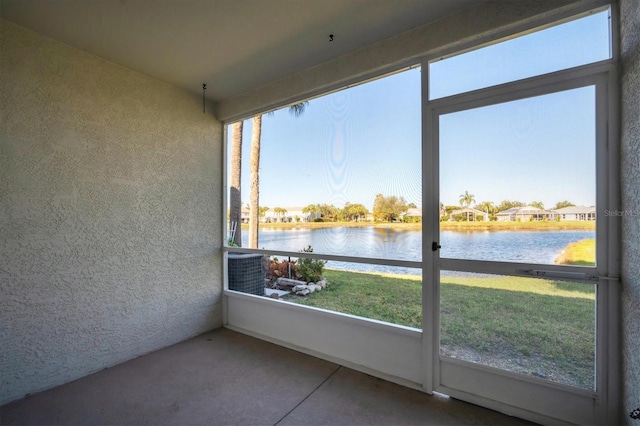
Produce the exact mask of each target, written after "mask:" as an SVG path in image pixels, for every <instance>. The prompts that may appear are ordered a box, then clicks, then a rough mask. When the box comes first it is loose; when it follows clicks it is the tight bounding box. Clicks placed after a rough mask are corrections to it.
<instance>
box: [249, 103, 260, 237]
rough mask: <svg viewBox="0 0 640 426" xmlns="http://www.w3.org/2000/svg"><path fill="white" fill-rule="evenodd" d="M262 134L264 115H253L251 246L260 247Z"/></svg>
mask: <svg viewBox="0 0 640 426" xmlns="http://www.w3.org/2000/svg"><path fill="white" fill-rule="evenodd" d="M261 134H262V115H256V116H255V117H253V130H252V131H251V160H250V167H251V174H250V181H249V182H250V188H251V194H250V196H249V247H250V248H258V220H259V218H260V210H259V207H258V206H259V204H258V201H259V196H260V176H259V169H260V137H261Z"/></svg>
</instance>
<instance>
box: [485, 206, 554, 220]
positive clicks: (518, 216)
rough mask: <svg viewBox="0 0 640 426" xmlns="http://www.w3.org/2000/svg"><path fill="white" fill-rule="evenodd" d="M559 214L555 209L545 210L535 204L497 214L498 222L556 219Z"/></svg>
mask: <svg viewBox="0 0 640 426" xmlns="http://www.w3.org/2000/svg"><path fill="white" fill-rule="evenodd" d="M557 216H558V214H557V213H556V212H555V211H553V210H543V209H539V208H537V207H533V206H524V207H513V208H510V209H508V210H503V211H501V212H498V214H496V217H497V220H498V222H527V221H532V220H533V221H540V220H555V219H556V217H557Z"/></svg>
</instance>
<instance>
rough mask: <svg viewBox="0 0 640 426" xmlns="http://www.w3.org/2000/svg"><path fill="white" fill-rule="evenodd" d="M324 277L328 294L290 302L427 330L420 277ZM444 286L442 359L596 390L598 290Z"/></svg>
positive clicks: (452, 281) (469, 282) (556, 284)
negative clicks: (423, 314) (451, 357)
mask: <svg viewBox="0 0 640 426" xmlns="http://www.w3.org/2000/svg"><path fill="white" fill-rule="evenodd" d="M325 277H326V278H327V280H328V281H329V283H330V286H329V287H328V288H327V289H326V290H324V291H322V292H317V293H314V294H313V295H310V296H308V297H306V298H292V299H290V301H294V302H297V303H300V304H303V305H307V306H316V307H319V308H324V309H329V310H333V311H337V312H342V313H348V314H352V315H357V316H361V317H366V318H372V319H376V320H381V321H386V322H390V323H394V324H400V325H406V326H409V327H415V328H421V327H422V307H421V301H422V297H421V279H420V278H419V277H410V276H389V275H378V274H366V273H357V272H345V271H337V270H325ZM441 282H442V285H441V347H442V351H443V353H444V354H446V355H449V356H454V357H457V358H461V359H466V360H469V361H474V362H480V363H483V364H486V365H492V366H495V367H499V368H504V369H507V370H510V371H518V372H521V373H524V374H533V375H536V376H540V377H545V378H548V379H549V380H553V381H558V382H562V383H567V384H572V385H575V386H579V387H583V388H592V386H593V368H594V367H593V366H594V360H595V356H594V344H595V334H594V333H595V331H594V330H595V288H594V286H592V285H586V284H578V283H570V282H562V281H553V280H544V279H536V278H521V277H503V276H487V275H481V276H470V275H469V274H464V275H459V276H457V275H443V276H442V279H441Z"/></svg>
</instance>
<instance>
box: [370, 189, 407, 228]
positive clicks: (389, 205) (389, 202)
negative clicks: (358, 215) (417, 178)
mask: <svg viewBox="0 0 640 426" xmlns="http://www.w3.org/2000/svg"><path fill="white" fill-rule="evenodd" d="M407 210H408V207H407V203H406V201H405V200H404V198H402V197H396V196H395V195H391V196H388V197H385V196H384V195H382V194H378V195H376V198H375V200H374V201H373V218H374V220H378V221H385V222H392V221H394V220H399V219H400V218H401V217H402V215H403V214H404V213H406V211H407Z"/></svg>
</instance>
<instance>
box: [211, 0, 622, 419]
mask: <svg viewBox="0 0 640 426" xmlns="http://www.w3.org/2000/svg"><path fill="white" fill-rule="evenodd" d="M602 5H603V2H602V1H593V2H592V3H589V4H585V3H582V4H578V5H577V7H575V8H568V9H564V10H561V11H559V13H557V14H553V16H548V17H546V18H545V19H546V22H542V24H543V25H555V24H557V23H558V22H562V21H563V20H566V19H568V18H569V17H571V16H573V17H579V15H576V14H579V13H587V9H589V8H591V7H592V6H596V7H601V6H602ZM611 9H612V10H611V14H612V19H611V21H612V22H614V23H617V22H618V17H617V9H616V8H615V7H614V5H612V6H611ZM519 30H522V28H519V29H518V28H512V29H510V30H509V31H510V32H511V33H513V34H514V37H517V36H519V35H521V34H518V32H519ZM527 31H528V29H527ZM505 34H506V33H504V32H503V33H502V35H503V36H504V35H505ZM486 42H487V40H486V39H481V38H479V39H478V40H477V41H476V42H470V43H469V44H467V45H465V46H457V47H456V48H455V49H452V50H451V51H449V52H443V51H440V52H439V53H438V55H437V56H438V57H442V56H443V53H447V54H454V53H456V52H461V51H464V50H468V49H471V48H475V47H479V46H481V45H485V44H486ZM612 42H613V59H610V60H607V61H602V62H599V63H596V64H590V65H585V66H581V67H576V68H574V69H570V70H563V71H558V72H555V73H552V74H548V75H543V76H538V77H532V78H529V79H526V80H522V81H516V82H511V83H506V84H502V85H500V86H495V87H490V88H486V89H481V90H478V91H476V92H472V93H464V94H460V95H455V96H452V97H448V98H440V99H436V100H434V101H429V100H428V87H429V86H428V84H426V79H427V78H428V62H429V61H430V60H433V59H435V57H433V56H430V57H428V56H424V57H422V58H418V59H416V58H411V59H407V60H403V61H402V63H397V64H395V65H394V66H390V67H388V68H386V69H384V70H380V71H379V72H376V73H373V72H372V73H371V74H368V75H367V77H366V79H365V78H356V79H354V81H353V82H351V84H350V85H354V84H358V83H363V82H365V81H367V80H371V79H372V78H380V77H384V76H385V75H387V74H390V73H394V72H397V71H400V70H402V69H404V68H406V67H407V66H408V65H411V64H416V63H421V64H422V73H423V83H422V99H423V101H422V102H423V119H422V128H423V153H422V155H423V166H422V167H423V206H422V207H423V211H424V212H429V211H433V212H436V214H435V215H434V216H433V221H438V222H439V215H438V214H437V212H438V207H439V200H438V199H437V197H434V196H432V197H429V196H427V194H428V193H429V188H432V185H434V183H437V182H438V169H437V164H436V165H435V166H436V167H435V168H434V167H433V164H432V162H433V158H434V157H433V154H434V149H435V150H436V152H435V154H437V146H436V147H435V148H434V145H437V144H434V141H433V139H432V137H433V135H431V136H429V135H430V132H432V130H433V127H432V124H433V123H431V122H430V121H431V118H430V117H431V116H432V114H431V113H430V112H431V111H432V110H433V108H434V107H438V105H439V106H440V107H442V106H443V105H445V106H446V105H447V104H448V103H449V102H454V101H455V100H456V99H457V100H463V99H464V100H465V101H469V102H474V100H475V101H478V100H479V99H482V98H484V97H485V96H487V95H488V94H491V95H495V96H497V97H500V96H503V97H504V99H508V98H509V93H510V91H513V90H531V91H532V93H534V94H540V93H539V92H536V90H538V89H536V87H538V86H539V85H543V86H544V85H547V84H550V85H554V84H558V85H559V86H558V87H560V86H562V85H565V84H566V85H567V87H568V86H570V85H571V83H570V82H565V81H564V79H569V80H572V79H574V78H577V79H580V78H590V76H594V75H596V74H597V75H599V76H600V77H599V78H601V79H605V80H606V84H605V83H603V84H605V86H606V90H605V92H604V93H599V94H597V95H596V96H597V98H598V103H597V111H599V112H600V113H604V114H605V115H606V116H607V118H608V120H607V122H606V126H605V127H604V128H603V127H602V126H600V127H599V128H598V136H597V137H598V139H600V138H605V139H606V141H607V143H606V144H604V145H603V144H599V145H598V147H599V148H598V152H597V157H596V162H597V168H598V176H599V177H600V176H606V179H604V181H601V180H598V188H597V193H598V202H597V204H598V207H599V209H600V210H601V211H602V209H603V208H607V207H611V210H615V209H616V208H617V207H618V206H619V188H618V183H617V178H618V176H617V175H618V170H619V152H618V151H619V147H618V141H619V135H618V124H617V117H618V96H619V95H618V83H617V79H616V72H617V71H616V64H617V52H618V48H617V27H616V26H613V28H612ZM570 74H572V75H571V78H569V75H570ZM344 87H345V86H344V83H343V84H342V85H336V86H334V87H333V88H328V89H327V90H322V91H321V93H320V92H318V93H314V94H313V95H314V97H316V96H321V95H325V94H328V93H330V92H332V91H336V90H340V89H342V88H344ZM599 87H603V86H602V84H601V85H600V86H599ZM282 106H284V105H282ZM270 109H272V108H270ZM245 118H248V117H245ZM233 121H237V120H235V119H234V120H233ZM230 123H231V121H228V122H225V128H224V139H225V143H224V144H223V148H222V150H223V158H224V161H223V168H222V175H223V176H222V181H223V185H224V191H223V204H222V206H221V214H222V215H221V217H222V218H225V219H224V220H222V224H221V226H222V228H223V235H224V236H225V238H224V239H225V240H226V234H227V230H226V217H227V205H228V202H227V194H228V184H227V179H226V175H227V170H226V168H227V161H226V158H227V143H226V141H227V125H228V124H230ZM435 158H437V155H436V156H435ZM433 187H435V188H437V185H435V186H433ZM426 219H427V215H425V216H424V217H423V250H422V253H423V258H422V262H407V261H395V260H393V261H390V260H387V259H370V258H358V257H345V256H334V255H323V254H315V253H311V254H305V256H308V257H311V258H317V259H328V260H339V261H346V262H359V263H368V264H382V265H389V266H406V267H411V268H422V270H423V281H424V284H423V321H424V324H425V325H424V326H423V330H417V329H412V328H408V327H403V326H398V325H392V324H387V323H382V322H379V321H375V320H368V319H363V318H358V317H354V316H351V315H347V314H341V313H336V312H330V311H326V310H323V309H317V308H311V307H306V306H300V305H297V304H292V303H287V302H282V301H276V300H271V299H266V298H262V297H258V296H253V295H249V294H244V293H238V292H234V291H230V290H228V284H227V253H228V252H229V251H238V252H243V253H259V254H270V255H272V254H273V255H279V256H292V257H300V255H301V253H292V252H286V251H272V250H259V249H246V248H241V249H238V248H231V247H226V246H223V247H222V253H223V256H222V261H223V283H224V290H223V324H224V326H225V327H228V328H231V329H234V330H238V331H241V332H243V333H247V334H250V335H253V336H256V337H259V338H262V339H264V340H268V341H272V342H274V343H277V344H280V345H282V346H286V347H290V348H293V349H296V350H299V351H302V352H305V353H308V354H311V355H314V356H318V357H320V358H323V359H327V360H330V361H333V362H337V363H339V364H342V365H345V366H347V367H350V368H354V369H356V370H359V371H363V372H365V373H367V374H371V375H374V376H376V377H380V378H383V379H386V380H390V381H392V382H395V383H399V384H401V385H404V386H408V387H412V388H415V389H420V390H423V391H426V392H428V393H431V392H433V391H436V390H448V391H449V394H451V395H452V396H457V397H459V398H461V399H465V400H467V401H469V402H472V403H476V404H479V405H483V406H486V407H489V408H493V409H496V410H499V411H502V412H506V413H509V414H513V415H517V416H519V417H522V418H526V419H529V420H533V421H539V422H553V421H555V420H557V419H558V417H557V416H556V415H555V414H554V413H553V410H554V409H555V408H552V409H551V410H549V409H548V407H546V408H545V407H542V408H540V407H539V409H536V408H535V407H534V408H532V409H531V410H529V409H525V408H522V407H516V406H513V405H509V404H505V403H500V402H496V401H495V400H491V398H486V397H483V395H482V392H480V393H479V394H472V393H465V392H459V391H457V390H456V389H447V388H446V387H444V388H443V387H442V386H440V384H439V379H440V377H441V375H442V371H441V369H440V366H439V365H438V366H435V364H436V363H437V362H438V361H439V353H435V351H434V345H433V344H432V343H433V342H434V341H435V336H437V333H438V329H439V327H438V318H437V315H438V309H437V308H439V306H438V297H439V294H438V286H437V284H434V283H437V281H436V280H435V277H434V279H426V277H427V274H434V275H435V273H436V271H438V272H439V268H442V269H453V268H458V269H462V268H464V265H462V264H460V263H459V262H456V261H455V260H453V261H451V260H440V259H439V258H438V256H437V255H436V256H434V255H432V253H433V252H432V251H431V242H432V241H437V240H438V235H437V229H438V227H437V226H438V224H435V223H434V224H432V226H427V220H426ZM608 219H609V220H607V221H603V220H600V221H599V223H598V230H597V238H598V247H597V259H598V264H597V267H596V268H595V270H593V269H589V275H590V276H589V278H588V279H589V281H590V282H592V281H593V282H597V301H598V305H597V317H600V318H607V319H608V321H604V322H603V323H599V324H598V330H597V331H596V333H597V353H598V357H597V360H596V362H597V368H598V370H597V371H598V375H597V377H596V383H597V387H598V389H597V390H596V391H595V392H590V391H583V390H579V389H576V388H571V389H566V388H570V387H566V386H563V385H559V384H553V383H551V384H549V386H548V389H550V390H551V392H552V393H553V392H555V391H558V392H560V393H558V394H556V396H558V395H564V398H565V399H563V400H561V404H560V405H572V406H573V407H574V408H575V407H584V406H585V405H584V404H585V401H588V402H590V404H591V407H592V410H591V411H589V413H590V414H588V415H593V417H592V418H590V419H589V421H588V422H589V423H601V424H609V423H616V422H617V421H618V413H617V412H616V410H617V409H618V401H619V398H620V396H619V394H618V380H619V378H618V377H619V371H618V370H619V367H618V365H619V362H618V360H619V354H618V330H617V324H618V294H619V288H618V281H617V280H618V271H619V259H620V256H619V254H620V253H619V241H620V239H619V237H620V223H619V222H620V221H619V219H618V218H608ZM603 241H605V242H606V243H604V244H603V243H602V242H603ZM514 267H515V268H516V269H517V265H514V264H512V263H509V264H505V265H498V266H497V267H496V265H494V264H492V265H484V264H482V262H480V263H477V264H475V265H474V266H473V269H474V271H478V270H482V269H483V268H485V269H486V271H487V272H493V273H500V272H501V271H502V272H503V273H507V274H508V275H514ZM556 268H558V269H556ZM574 268H577V267H568V266H562V267H558V266H553V265H545V270H552V271H556V270H557V271H565V272H566V271H569V272H577V273H580V274H582V273H584V271H585V268H584V267H581V268H579V269H574ZM525 276H528V275H525ZM282 321H287V322H289V323H295V322H297V321H300V323H301V324H305V325H306V324H310V325H312V326H317V325H318V324H322V325H323V326H326V327H325V328H324V329H314V330H313V331H311V332H310V333H309V330H310V329H306V330H305V331H304V333H306V334H304V333H303V332H301V330H300V329H299V328H296V327H293V329H292V328H287V329H286V330H285V331H284V332H282V330H278V327H280V328H281V322H282ZM272 324H277V325H276V326H275V327H273V326H271V325H272ZM427 325H428V326H427ZM327 333H330V334H327ZM328 335H330V336H331V339H327V336H328ZM336 342H337V343H336ZM435 346H436V350H437V349H438V348H437V345H435ZM485 373H486V374H489V375H491V377H494V378H495V376H496V373H495V371H492V370H491V369H489V371H488V372H487V371H484V370H483V368H479V369H477V371H475V372H474V373H473V374H478V375H479V376H482V375H483V374H485ZM506 376H507V377H509V374H508V373H507V374H506ZM520 379H522V378H520ZM520 382H521V383H525V384H526V383H527V380H520ZM535 384H539V383H538V382H537V381H535ZM454 394H455V395H454ZM574 397H576V398H577V399H578V400H579V402H575V401H577V400H574V399H572V398H574ZM571 401H574V402H575V404H574V403H573V402H571ZM563 402H564V403H565V404H563ZM558 409H559V410H561V411H562V409H563V407H559V408H558ZM569 415H571V413H569ZM572 418H573V419H574V421H580V420H584V417H579V415H578V417H572Z"/></svg>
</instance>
